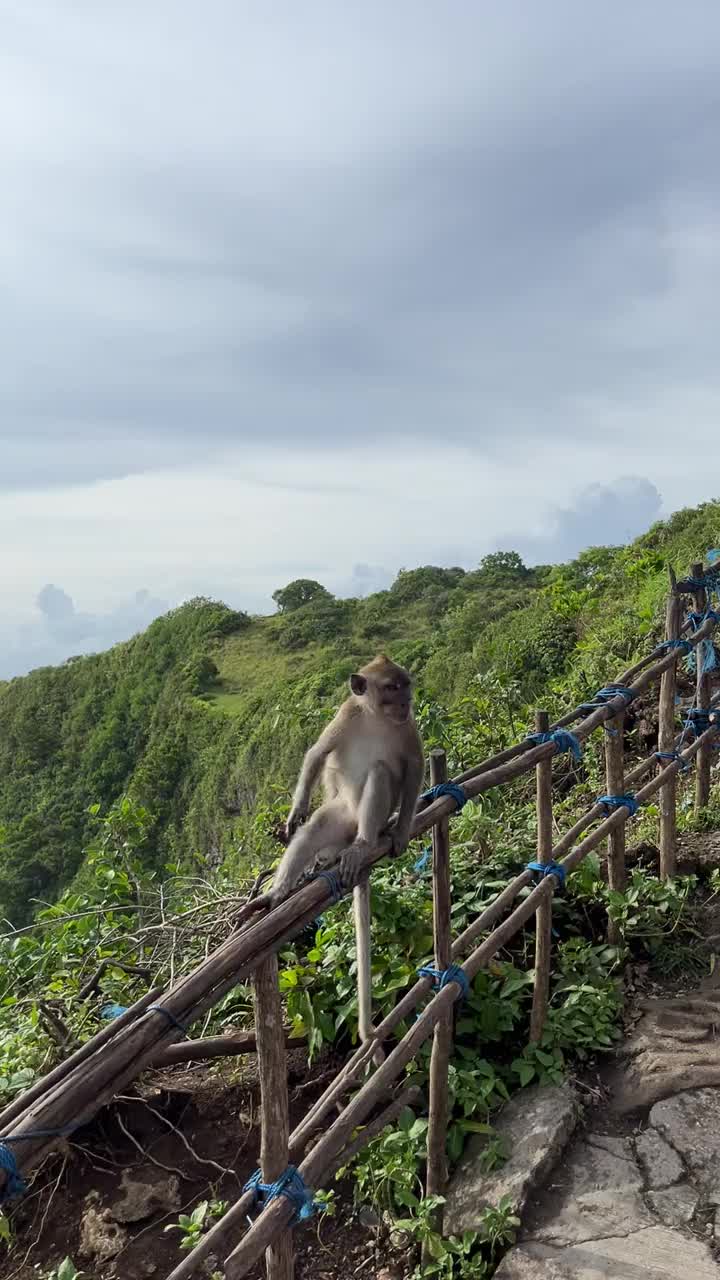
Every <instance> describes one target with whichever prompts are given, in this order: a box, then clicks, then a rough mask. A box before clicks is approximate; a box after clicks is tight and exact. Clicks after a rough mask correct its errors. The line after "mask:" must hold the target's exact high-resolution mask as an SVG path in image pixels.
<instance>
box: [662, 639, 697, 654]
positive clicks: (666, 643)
mask: <svg viewBox="0 0 720 1280" xmlns="http://www.w3.org/2000/svg"><path fill="white" fill-rule="evenodd" d="M694 648H695V646H694V645H692V644H691V643H690V641H689V640H663V642H662V644H659V645H656V647H655V649H654V652H655V653H666V652H667V650H668V649H680V651H681V652H682V653H692V651H693V649H694Z"/></svg>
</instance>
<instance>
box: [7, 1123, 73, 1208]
mask: <svg viewBox="0 0 720 1280" xmlns="http://www.w3.org/2000/svg"><path fill="white" fill-rule="evenodd" d="M77 1127H78V1126H77V1123H75V1124H65V1125H63V1126H62V1127H61V1128H59V1129H31V1130H30V1131H29V1132H28V1133H18V1134H17V1135H15V1134H13V1135H6V1136H5V1137H4V1138H0V1169H2V1170H4V1172H5V1173H6V1174H7V1177H6V1179H5V1184H4V1186H2V1187H0V1204H2V1203H3V1201H4V1200H10V1199H11V1197H13V1196H20V1195H22V1193H23V1191H24V1190H25V1182H24V1181H23V1179H22V1177H21V1175H20V1170H19V1169H18V1167H17V1160H16V1158H15V1152H14V1151H11V1150H10V1147H9V1146H8V1143H10V1142H33V1141H34V1140H35V1139H36V1138H65V1137H67V1136H68V1134H71V1133H73V1131H74V1130H75V1129H77Z"/></svg>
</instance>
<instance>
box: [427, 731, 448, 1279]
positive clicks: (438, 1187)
mask: <svg viewBox="0 0 720 1280" xmlns="http://www.w3.org/2000/svg"><path fill="white" fill-rule="evenodd" d="M430 780H431V783H432V785H433V786H437V785H438V784H439V783H442V782H446V781H447V759H446V756H445V752H444V751H442V750H437V751H432V752H431V753H430ZM432 859H433V862H432V869H433V933H434V937H435V967H436V969H437V970H438V971H439V972H440V973H443V972H444V970H445V969H447V968H448V966H449V964H450V961H451V957H452V937H451V932H450V930H451V925H450V909H451V906H452V900H451V891H450V824H449V821H448V819H447V818H441V819H440V821H439V822H438V823H437V825H436V826H434V827H433V833H432ZM452 1042H453V1012H452V1010H449V1011H448V1013H447V1014H446V1015H445V1017H444V1018H441V1019H440V1021H439V1022H438V1023H437V1026H436V1027H435V1031H434V1034H433V1047H432V1054H431V1057H430V1083H429V1110H428V1139H427V1175H426V1195H428V1196H441V1195H442V1194H443V1191H444V1190H445V1183H446V1181H447V1173H448V1170H447V1154H446V1146H447V1126H448V1111H449V1107H448V1068H449V1065H450V1055H451V1053H452ZM442 1216H443V1215H442V1208H441V1207H440V1208H438V1209H437V1211H436V1214H435V1223H434V1227H435V1230H436V1231H438V1232H439V1233H440V1234H441V1235H442ZM426 1261H427V1259H426Z"/></svg>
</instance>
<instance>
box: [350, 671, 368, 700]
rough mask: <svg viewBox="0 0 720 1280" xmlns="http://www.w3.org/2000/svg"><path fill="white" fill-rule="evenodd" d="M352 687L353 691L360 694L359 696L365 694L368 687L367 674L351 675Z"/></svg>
mask: <svg viewBox="0 0 720 1280" xmlns="http://www.w3.org/2000/svg"><path fill="white" fill-rule="evenodd" d="M350 688H351V689H352V691H353V693H356V694H357V695H358V697H359V696H360V695H361V694H363V693H364V692H365V690H366V689H367V680H366V679H365V676H359V675H357V674H354V675H351V677H350Z"/></svg>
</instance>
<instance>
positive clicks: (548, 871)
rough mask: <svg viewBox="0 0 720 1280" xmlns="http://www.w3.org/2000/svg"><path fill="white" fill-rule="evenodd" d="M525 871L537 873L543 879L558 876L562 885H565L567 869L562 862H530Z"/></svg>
mask: <svg viewBox="0 0 720 1280" xmlns="http://www.w3.org/2000/svg"><path fill="white" fill-rule="evenodd" d="M525 870H526V871H533V872H535V873H536V874H537V875H539V876H540V878H541V879H544V878H545V876H557V878H558V880H559V882H560V884H561V885H564V884H565V868H564V866H563V864H562V862H528V864H527V867H526V868H525Z"/></svg>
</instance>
